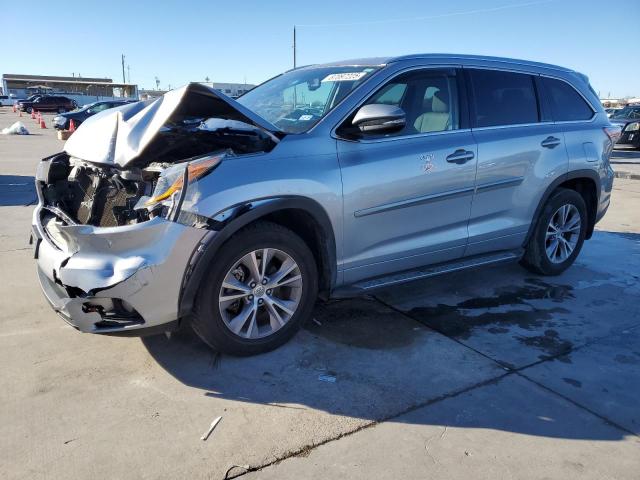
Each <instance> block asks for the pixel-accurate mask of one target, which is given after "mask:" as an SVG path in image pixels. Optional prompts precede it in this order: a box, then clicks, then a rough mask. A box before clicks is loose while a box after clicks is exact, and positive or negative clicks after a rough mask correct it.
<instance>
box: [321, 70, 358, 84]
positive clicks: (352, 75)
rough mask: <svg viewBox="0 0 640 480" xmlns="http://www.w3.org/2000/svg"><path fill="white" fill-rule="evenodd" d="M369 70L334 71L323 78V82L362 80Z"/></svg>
mask: <svg viewBox="0 0 640 480" xmlns="http://www.w3.org/2000/svg"><path fill="white" fill-rule="evenodd" d="M366 74H367V72H347V73H332V74H330V75H327V76H326V77H324V78H323V79H322V81H323V82H353V81H355V80H360V79H361V78H362V77H364V76H365V75H366Z"/></svg>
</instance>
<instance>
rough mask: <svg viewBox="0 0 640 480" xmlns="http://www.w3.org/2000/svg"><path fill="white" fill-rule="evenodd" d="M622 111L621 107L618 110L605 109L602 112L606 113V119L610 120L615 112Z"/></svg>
mask: <svg viewBox="0 0 640 480" xmlns="http://www.w3.org/2000/svg"><path fill="white" fill-rule="evenodd" d="M620 110H622V108H621V107H618V108H605V109H604V111H605V112H607V117H609V118H611V116H612V115H614V114H615V113H616V112H618V111H620Z"/></svg>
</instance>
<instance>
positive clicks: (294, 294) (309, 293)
mask: <svg viewBox="0 0 640 480" xmlns="http://www.w3.org/2000/svg"><path fill="white" fill-rule="evenodd" d="M216 258H217V259H219V260H218V261H214V264H213V265H212V267H211V271H210V272H209V274H208V275H207V276H206V277H205V279H204V282H203V284H202V286H201V287H200V291H199V292H198V296H197V298H196V305H195V311H194V316H193V318H192V321H191V326H192V328H193V330H194V331H195V332H196V334H197V335H198V336H199V337H200V338H201V339H202V340H203V341H204V342H205V343H206V344H208V345H209V346H211V347H212V348H213V349H215V350H218V351H221V352H224V353H229V354H232V355H253V354H257V353H262V352H266V351H269V350H272V349H274V348H276V347H278V346H280V345H282V344H283V343H284V342H286V341H287V340H288V339H289V338H291V337H292V336H293V335H294V334H295V333H296V331H297V330H298V329H299V328H300V326H301V325H302V324H303V323H304V321H305V320H306V319H307V318H308V317H309V316H310V315H311V311H312V309H313V305H314V303H315V299H316V296H317V291H318V283H317V282H318V280H317V268H316V264H315V260H314V257H313V254H312V253H311V251H310V250H309V248H308V247H307V245H306V244H305V243H304V242H303V241H302V239H300V237H298V236H297V235H296V234H295V233H293V232H292V231H290V230H288V229H286V228H284V227H282V226H280V225H277V224H273V223H269V222H259V223H256V224H255V225H252V226H249V227H247V228H245V229H243V230H241V231H240V232H238V233H237V234H235V235H234V236H233V237H232V238H231V239H230V240H229V241H227V242H226V243H225V244H224V245H223V246H222V247H221V248H220V250H219V252H217V255H216Z"/></svg>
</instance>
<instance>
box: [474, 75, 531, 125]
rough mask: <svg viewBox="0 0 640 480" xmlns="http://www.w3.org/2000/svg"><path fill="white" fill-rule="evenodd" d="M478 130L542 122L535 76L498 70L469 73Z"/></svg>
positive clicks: (475, 123)
mask: <svg viewBox="0 0 640 480" xmlns="http://www.w3.org/2000/svg"><path fill="white" fill-rule="evenodd" d="M469 75H470V79H471V90H472V92H473V105H472V106H473V108H472V116H473V120H474V122H473V124H474V126H475V127H495V126H501V125H521V124H527V123H537V122H538V121H539V118H540V117H539V112H538V100H537V98H536V91H535V87H534V83H533V77H532V76H531V75H527V74H524V73H513V72H503V71H499V70H470V71H469Z"/></svg>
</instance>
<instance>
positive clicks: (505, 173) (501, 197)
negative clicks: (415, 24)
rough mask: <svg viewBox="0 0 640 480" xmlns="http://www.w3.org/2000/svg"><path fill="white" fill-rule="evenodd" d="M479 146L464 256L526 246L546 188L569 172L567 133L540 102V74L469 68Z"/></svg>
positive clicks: (472, 114)
mask: <svg viewBox="0 0 640 480" xmlns="http://www.w3.org/2000/svg"><path fill="white" fill-rule="evenodd" d="M465 71H466V74H467V79H468V82H467V83H468V86H469V89H468V91H469V96H470V98H471V102H470V110H471V126H472V131H473V137H474V138H475V140H476V142H477V143H478V171H477V175H476V191H475V195H474V198H473V206H472V208H471V216H470V219H469V244H468V246H467V249H466V251H465V255H467V256H470V255H476V254H480V253H485V252H491V251H498V250H510V249H516V248H519V247H521V246H522V244H523V242H524V239H525V237H526V235H527V232H528V230H529V226H530V224H531V221H532V219H533V215H534V212H535V209H536V207H537V206H538V203H539V202H540V199H541V198H542V195H543V193H544V191H545V190H546V188H547V186H548V185H549V184H550V183H551V182H552V181H553V180H555V179H556V178H558V177H559V176H560V175H562V174H564V173H566V172H567V168H568V157H567V151H566V148H565V139H564V135H563V133H562V131H561V130H560V129H559V128H558V126H556V125H555V124H554V123H553V122H552V121H551V118H550V115H549V112H548V108H547V107H546V105H544V104H543V103H542V102H541V101H540V97H539V95H538V87H537V83H538V81H537V75H530V74H527V73H518V72H512V71H501V70H489V69H479V68H478V69H476V68H465Z"/></svg>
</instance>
